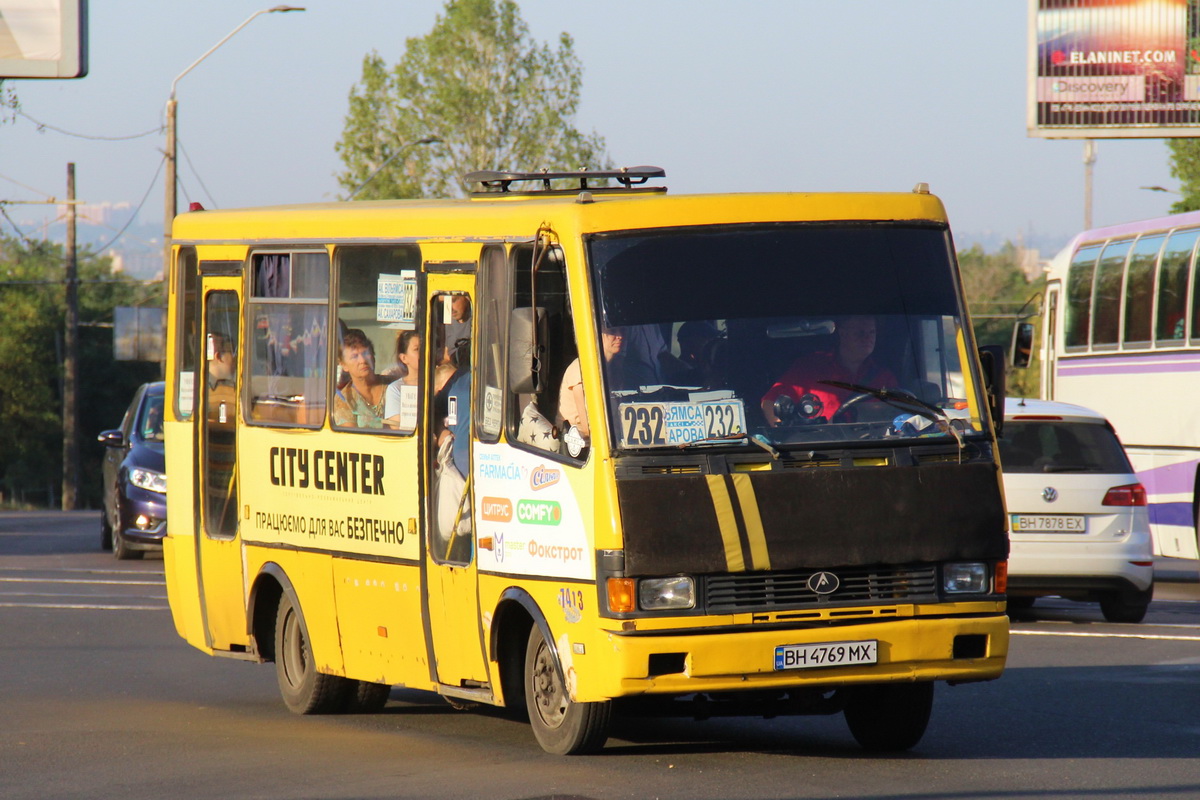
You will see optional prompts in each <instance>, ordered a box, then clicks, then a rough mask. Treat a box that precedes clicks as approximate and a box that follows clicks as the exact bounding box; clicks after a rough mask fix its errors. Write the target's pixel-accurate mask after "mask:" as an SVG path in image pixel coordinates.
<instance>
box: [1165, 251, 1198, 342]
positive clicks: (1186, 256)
mask: <svg viewBox="0 0 1200 800" xmlns="http://www.w3.org/2000/svg"><path fill="white" fill-rule="evenodd" d="M1198 235H1200V231H1196V230H1190V231H1176V232H1175V233H1173V234H1171V237H1170V238H1169V239H1167V246H1166V247H1165V248H1163V254H1162V263H1161V264H1160V265H1159V268H1158V321H1157V323H1156V325H1155V329H1154V340H1155V342H1156V343H1158V344H1180V343H1182V342H1183V337H1184V323H1185V322H1186V321H1187V320H1186V315H1187V286H1188V274H1189V273H1190V272H1191V266H1192V251H1193V250H1194V249H1195V248H1196V238H1197V236H1198Z"/></svg>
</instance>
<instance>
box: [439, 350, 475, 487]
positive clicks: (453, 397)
mask: <svg viewBox="0 0 1200 800" xmlns="http://www.w3.org/2000/svg"><path fill="white" fill-rule="evenodd" d="M453 367H454V377H453V378H451V379H450V382H449V383H448V384H447V386H446V416H445V418H444V427H443V428H442V431H441V433H439V434H438V446H439V447H441V445H442V443H443V442H444V441H446V439H447V437H450V438H453V439H454V450H453V455H454V466H455V467H456V468H457V469H458V472H459V474H460V475H462V476H463V477H464V478H465V477H467V476H468V475H470V474H471V463H470V444H471V344H470V342H465V343H463V344H462V345H461V346H460V347H457V348H455V355H454V363H453Z"/></svg>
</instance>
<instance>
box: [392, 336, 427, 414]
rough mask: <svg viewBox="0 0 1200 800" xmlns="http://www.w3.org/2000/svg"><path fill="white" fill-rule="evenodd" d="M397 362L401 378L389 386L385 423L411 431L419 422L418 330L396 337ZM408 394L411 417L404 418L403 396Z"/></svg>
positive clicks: (419, 343)
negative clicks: (402, 416)
mask: <svg viewBox="0 0 1200 800" xmlns="http://www.w3.org/2000/svg"><path fill="white" fill-rule="evenodd" d="M396 364H397V366H398V367H399V373H400V378H399V379H398V380H396V381H394V382H392V384H391V385H389V386H388V387H387V393H386V395H385V399H384V404H383V405H384V408H383V423H384V425H386V426H387V427H389V428H400V429H402V430H406V431H410V430H413V429H414V428H416V424H417V420H416V393H417V388H416V387H417V377H418V375H419V373H418V372H417V370H418V369H419V368H420V364H421V336H420V334H418V333H417V331H401V332H400V335H399V336H397V337H396ZM406 395H407V396H408V397H409V399H410V401H411V403H410V408H411V409H412V410H411V412H410V417H411V418H410V419H403V420H402V419H401V412H402V411H403V410H404V403H403V402H402V398H403V397H404V396H406Z"/></svg>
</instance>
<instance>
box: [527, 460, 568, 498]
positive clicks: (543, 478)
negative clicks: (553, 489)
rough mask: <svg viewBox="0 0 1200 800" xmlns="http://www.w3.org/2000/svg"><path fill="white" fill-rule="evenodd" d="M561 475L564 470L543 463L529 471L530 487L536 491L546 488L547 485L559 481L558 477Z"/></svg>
mask: <svg viewBox="0 0 1200 800" xmlns="http://www.w3.org/2000/svg"><path fill="white" fill-rule="evenodd" d="M561 477H562V470H560V469H555V468H554V467H547V466H546V465H545V464H542V465H541V466H538V467H535V468H534V470H533V472H531V473H529V488H530V489H533V490H534V491H535V492H536V491H537V490H539V489H545V488H546V487H547V486H553V485H554V484H556V483H558V479H559V478H561Z"/></svg>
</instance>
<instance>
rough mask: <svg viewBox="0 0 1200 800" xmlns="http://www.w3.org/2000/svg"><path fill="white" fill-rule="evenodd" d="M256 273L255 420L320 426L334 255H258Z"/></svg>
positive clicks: (252, 308) (252, 311)
mask: <svg viewBox="0 0 1200 800" xmlns="http://www.w3.org/2000/svg"><path fill="white" fill-rule="evenodd" d="M251 270H252V272H251V292H250V301H249V303H248V304H247V305H248V313H249V319H250V328H249V330H250V336H251V337H253V338H252V339H251V343H252V344H251V347H250V349H249V374H250V398H249V399H250V409H249V416H250V420H251V421H252V422H259V423H267V424H275V425H302V426H306V427H318V426H320V424H321V423H322V422H323V421H324V419H325V364H326V358H327V355H326V354H327V353H328V352H329V350H328V347H329V335H328V334H329V331H328V325H329V322H328V319H329V311H328V309H329V254H328V253H326V252H325V251H323V250H322V251H317V252H291V253H255V254H254V256H253V257H252V259H251Z"/></svg>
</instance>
